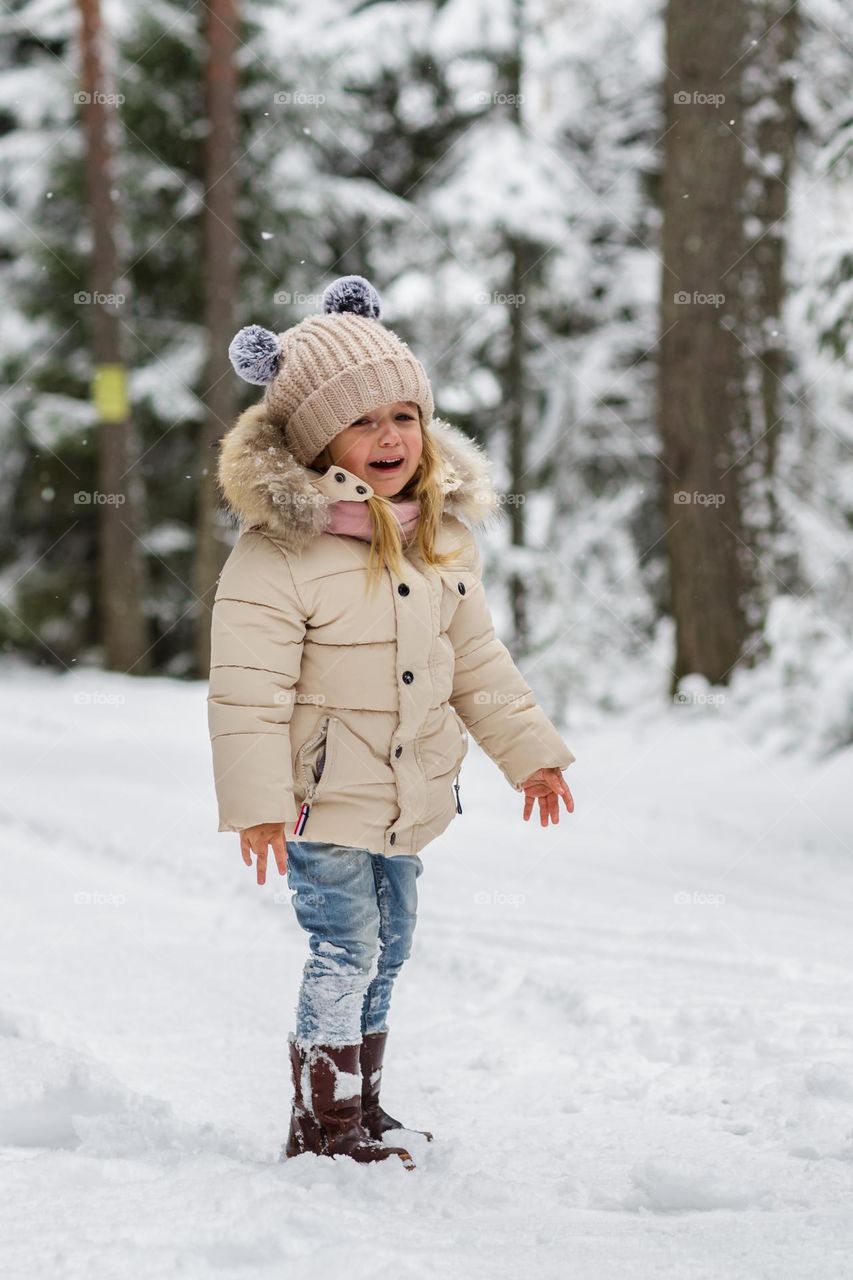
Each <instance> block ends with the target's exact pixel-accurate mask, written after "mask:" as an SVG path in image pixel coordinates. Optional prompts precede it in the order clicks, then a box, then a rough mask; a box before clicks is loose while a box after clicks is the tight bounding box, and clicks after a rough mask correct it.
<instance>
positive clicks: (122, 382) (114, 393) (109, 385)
mask: <svg viewBox="0 0 853 1280" xmlns="http://www.w3.org/2000/svg"><path fill="white" fill-rule="evenodd" d="M92 399H93V401H94V404H95V411H96V413H97V415H98V421H99V422H127V420H128V417H129V416H130V406H129V404H128V399H127V370H126V369H125V366H124V365H123V364H99V365H96V366H95V377H94V380H93V383H92Z"/></svg>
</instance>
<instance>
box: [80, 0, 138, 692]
mask: <svg viewBox="0 0 853 1280" xmlns="http://www.w3.org/2000/svg"><path fill="white" fill-rule="evenodd" d="M78 4H79V11H80V19H81V31H80V39H81V78H80V110H81V118H82V122H83V130H84V135H85V139H86V185H87V193H88V202H89V212H90V217H91V224H92V269H91V286H92V294H91V299H90V304H91V306H92V338H93V355H94V365H95V377H94V388H93V390H94V401H95V410H96V413H97V416H98V438H99V451H98V485H99V488H98V491H97V492H96V493H95V494H94V495H93V501H94V502H95V503H96V504H97V506H98V598H99V608H100V634H101V637H102V643H103V651H104V665H105V667H106V668H107V669H108V670H111V671H133V672H134V673H135V674H143V673H144V672H145V671H147V670H148V669H149V667H150V662H149V645H148V642H147V639H146V625H145V613H144V598H145V587H144V582H145V573H144V565H143V562H142V556H141V544H140V542H139V540H138V539H137V537H136V534H135V532H134V530H135V529H136V528H137V527H138V512H139V508H140V490H139V479H138V476H134V475H131V474H130V471H131V467H132V461H131V459H132V457H135V455H136V450H135V449H134V448H133V447H132V441H133V436H132V427H131V423H130V413H129V407H128V399H127V374H126V370H125V366H124V364H123V362H122V356H121V331H120V328H119V325H120V323H121V322H120V319H119V311H120V306H121V298H120V294H119V292H118V261H117V253H116V244H115V206H114V203H113V189H114V187H113V176H112V175H113V148H112V140H111V130H114V128H115V123H116V105H115V104H116V95H115V92H114V90H113V89H112V87H111V76H110V75H109V73H108V68H107V64H106V59H105V57H104V49H103V41H104V32H103V27H102V23H101V14H100V0H78Z"/></svg>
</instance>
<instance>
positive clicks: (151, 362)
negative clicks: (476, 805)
mask: <svg viewBox="0 0 853 1280" xmlns="http://www.w3.org/2000/svg"><path fill="white" fill-rule="evenodd" d="M226 11H227V12H229V13H230V12H231V7H230V6H227V8H226ZM205 23H207V24H208V25H205ZM750 24H753V26H754V28H755V29H754V30H753V27H752V26H751V25H750ZM103 25H104V31H105V33H106V34H107V36H108V37H109V39H108V40H107V41H105V42H103V51H102V53H101V55H100V58H101V60H100V61H99V62H98V63H97V64H96V66H95V67H94V69H93V68H89V71H90V72H91V73H92V74H94V75H95V76H96V77H97V78H98V81H99V83H100V82H103V86H106V87H101V88H99V87H98V86H97V85H94V82H93V87H90V88H89V89H88V90H87V89H86V88H85V87H84V88H82V89H81V88H80V86H81V85H83V84H84V78H85V74H86V67H85V66H84V65H83V63H82V61H81V59H82V53H81V46H80V38H79V30H78V26H79V18H78V14H77V13H76V11H75V7H74V6H73V5H71V4H68V3H60V2H59V0H57V2H56V3H51V2H50V0H33V3H15V4H11V5H7V6H6V7H5V13H4V16H3V19H2V42H3V43H2V49H3V59H4V63H5V67H6V69H5V71H4V75H3V89H2V93H3V101H2V152H0V157H2V169H3V187H4V194H5V199H4V213H3V222H2V241H3V248H2V260H0V263H1V265H0V271H2V277H0V283H1V284H2V290H3V297H4V300H5V305H4V338H3V344H2V370H0V373H1V374H2V378H3V382H4V384H5V385H4V394H3V417H2V424H0V425H1V426H2V432H3V444H4V458H5V465H4V468H3V476H4V482H3V483H4V489H3V502H2V527H0V556H2V563H3V583H4V595H3V599H4V610H3V613H2V622H1V623H0V625H2V628H3V636H2V641H3V648H4V651H5V652H6V653H13V654H16V655H21V656H22V657H24V658H26V660H27V661H28V662H30V663H35V664H49V665H54V666H56V667H58V668H59V669H63V668H67V667H68V666H69V665H70V664H72V663H75V664H79V663H85V664H95V665H98V664H101V665H104V666H106V667H107V668H109V669H117V670H124V671H128V672H132V673H134V674H136V675H143V674H145V673H163V674H166V675H170V676H178V677H194V676H196V677H197V676H203V675H204V674H205V671H206V665H205V664H206V660H207V632H208V630H209V602H210V596H211V590H212V584H213V582H214V581H215V577H216V573H217V572H218V569H219V568H220V567H221V563H222V560H223V559H224V557H225V555H226V554H227V551H228V548H229V545H230V543H231V542H232V541H233V531H232V529H231V526H230V525H229V522H228V520H227V517H225V516H224V515H223V513H222V511H221V506H220V504H219V503H218V501H217V494H216V492H215V485H214V479H213V477H214V472H215V457H216V446H217V441H218V439H219V437H220V436H221V435H222V434H223V432H224V430H225V429H226V428H227V427H228V425H229V424H230V422H231V421H232V420H233V418H234V416H235V415H236V414H237V413H238V412H239V410H240V409H241V408H242V407H244V406H245V405H247V404H249V403H251V402H252V394H251V390H250V389H249V388H246V387H245V385H242V384H240V382H239V380H238V379H236V378H235V377H234V375H233V371H232V370H231V369H230V366H229V365H228V362H227V355H226V350H227V344H228V341H229V339H230V336H231V335H232V334H233V333H234V332H236V330H237V329H238V328H239V327H240V325H242V324H248V323H252V322H258V323H262V324H264V325H267V326H270V327H272V328H273V329H275V330H284V329H286V328H288V327H289V326H291V325H292V324H294V323H296V321H297V320H299V319H300V318H301V317H302V316H303V315H305V314H308V313H309V312H310V311H312V310H316V309H317V300H318V298H319V295H320V293H321V292H322V288H323V286H324V284H325V283H326V282H327V281H328V280H329V278H331V277H333V276H334V275H341V274H344V273H346V272H359V273H362V274H364V275H366V276H367V277H368V278H370V279H375V280H376V282H377V284H378V286H379V287H380V288H381V290H382V293H383V298H384V301H385V306H386V314H387V316H388V322H389V323H390V324H392V325H393V326H394V327H395V329H396V331H397V332H399V333H400V334H401V335H402V336H403V337H404V338H405V339H406V340H407V341H408V342H409V343H410V344H411V345H412V346H413V347H414V348H415V349H416V350H417V351H418V352H419V353H421V359H422V360H423V362H424V364H425V366H426V367H427V368H428V369H429V371H430V377H431V379H432V380H433V383H434V385H435V388H436V392H435V394H436V400H437V411H438V412H440V413H441V414H442V415H443V416H444V417H445V418H447V419H449V420H450V421H451V422H453V423H454V424H456V425H458V426H460V427H461V428H462V429H463V430H465V431H466V432H468V433H470V434H471V435H472V436H473V437H474V438H476V439H477V440H478V441H481V442H482V443H483V444H484V445H485V446H486V447H487V449H488V451H489V454H490V456H491V457H492V459H493V461H494V464H495V469H496V478H497V481H498V484H499V485H500V487H501V490H502V492H503V493H504V497H505V513H506V518H505V520H504V521H503V524H502V527H501V529H500V532H499V533H498V534H496V535H495V536H494V538H492V539H491V540H490V545H489V546H488V548H487V556H488V558H487V564H488V573H489V576H490V579H491V582H492V584H493V589H494V592H495V593H497V594H498V595H499V596H500V599H501V600H502V602H503V609H502V627H503V634H504V635H505V636H506V637H507V639H508V641H511V643H512V646H513V651H514V652H515V653H517V654H519V655H521V657H522V658H524V657H527V658H529V659H530V661H531V663H532V664H535V671H536V679H537V684H538V688H539V689H540V690H541V695H542V696H543V697H545V698H546V699H547V701H548V705H549V708H550V709H551V710H552V711H553V712H554V714H555V715H557V716H561V715H565V714H567V713H568V710H569V707H570V706H572V707H576V708H577V711H578V713H579V714H580V713H581V710H582V708H584V707H588V708H589V709H590V710H591V711H592V710H595V709H597V710H605V711H612V710H617V709H618V708H620V707H622V706H625V705H630V704H631V703H633V701H634V700H635V699H636V698H637V696H638V695H639V694H640V693H641V692H642V691H647V690H649V689H651V688H653V689H654V690H655V691H656V692H657V695H658V697H659V698H660V699H667V698H671V697H672V696H674V695H676V696H679V697H680V699H681V701H682V703H685V704H686V703H690V702H695V700H696V699H697V698H699V697H703V696H704V697H707V696H709V695H708V692H707V689H708V687H709V686H721V687H723V686H728V687H731V688H732V690H733V691H734V690H736V691H737V697H736V701H737V704H738V706H740V707H741V708H743V707H744V706H745V705H748V706H749V708H751V713H750V716H749V719H750V721H751V722H752V723H755V724H759V723H760V724H761V726H762V731H763V732H768V733H772V734H773V735H774V736H776V737H778V738H779V739H781V740H783V741H784V742H787V743H792V742H794V741H797V742H802V740H803V739H804V738H805V739H807V740H808V741H809V743H811V744H813V745H814V747H815V749H816V750H826V749H832V748H833V747H836V746H839V745H842V744H845V743H848V742H850V741H851V736H853V658H851V653H850V634H851V631H850V621H851V618H850V607H849V605H850V599H851V590H850V587H851V582H850V568H849V554H848V553H849V550H850V540H851V519H852V518H853V478H851V475H852V474H853V473H851V460H850V440H851V434H853V406H851V394H850V385H851V384H850V364H851V358H853V357H851V354H850V338H851V333H850V324H851V321H850V305H849V304H850V299H851V297H853V283H852V282H851V276H853V267H851V250H850V225H851V220H850V202H851V189H853V188H851V180H850V165H851V161H850V155H849V139H850V129H851V121H850V92H849V91H850V85H851V83H853V78H851V71H853V54H852V53H851V50H850V47H849V35H850V14H849V12H848V11H847V9H846V7H845V6H844V5H841V4H837V3H835V2H834V0H814V3H810V4H809V5H808V6H807V7H805V6H803V7H798V6H797V5H794V6H788V5H786V4H783V3H781V0H780V3H779V4H778V5H774V4H773V3H769V2H768V3H760V4H759V3H756V4H752V5H742V4H740V3H732V4H731V5H726V4H724V5H719V6H715V8H714V17H713V21H712V20H711V18H710V17H709V15H708V14H706V13H704V12H703V11H702V9H701V6H698V5H690V4H681V5H679V4H671V5H670V6H669V8H668V9H666V10H665V11H664V9H662V8H661V7H660V6H653V5H647V6H643V5H640V6H636V5H635V6H627V5H621V4H617V5H611V6H603V7H600V8H597V9H596V8H595V7H593V6H589V5H586V4H573V3H569V2H568V0H567V2H566V3H557V2H549V3H545V0H543V2H542V3H541V4H539V3H536V2H535V0H500V2H499V3H489V4H487V3H482V4H481V3H479V2H478V0H459V3H453V2H450V3H430V2H427V0H425V2H424V3H405V4H393V3H363V4H347V3H326V0H317V2H316V3H313V4H311V5H306V4H300V3H293V4H287V3H281V0H270V2H269V3H263V2H262V0H252V3H248V4H246V5H245V6H243V7H242V10H241V13H240V23H239V31H235V30H233V29H231V28H229V27H228V26H227V24H225V25H223V24H222V22H221V21H220V20H218V17H217V14H216V7H215V6H214V5H210V6H207V5H202V4H199V5H196V4H189V5H187V4H185V3H180V2H176V3H169V2H168V0H157V3H154V4H148V5H144V6H136V5H133V4H131V3H119V2H118V0H116V2H115V3H112V4H107V5H104V8H103ZM765 33H766V34H765ZM845 37H847V39H845ZM721 64H725V74H722V73H721V72H720V70H719V68H720V65H721ZM218 66H225V67H227V68H228V75H227V76H225V77H224V78H223V77H220V79H219V80H217V81H214V75H215V73H216V68H217V67H218ZM723 81H724V82H725V83H723ZM712 82H713V84H712ZM708 85H711V88H710V89H709V88H707V86H708ZM110 86H112V88H110ZM87 92H88V93H89V95H90V98H94V101H93V102H91V103H90V104H89V105H90V106H91V109H92V110H93V111H100V112H101V114H102V116H103V117H104V126H105V128H104V136H103V138H99V137H98V138H96V137H93V136H92V134H91V132H89V133H87V117H86V111H85V109H84V108H85V103H81V102H80V101H79V99H80V97H81V94H83V95H85V94H86V93H87ZM98 93H101V94H103V95H105V96H106V98H107V99H108V100H109V101H107V102H106V103H101V102H99V100H98V97H97V95H98ZM685 94H686V98H685V97H684V95H685ZM112 103H114V105H111V104H112ZM93 148H96V149H99V150H98V154H96V155H93V154H92V149H93ZM100 149H102V150H100ZM699 153H701V154H702V156H703V161H702V163H701V164H699V165H697V163H696V156H697V154H699ZM92 164H95V165H96V166H101V168H103V166H104V165H107V166H108V170H109V174H108V178H106V179H104V175H103V174H102V173H100V172H96V174H95V175H94V177H92V176H91V175H90V176H89V177H88V178H87V172H88V168H87V166H89V165H92ZM102 179H103V180H102ZM107 188H108V191H109V196H110V199H109V201H106V202H105V204H104V208H102V209H101V210H100V211H99V214H98V217H97V218H96V217H95V214H94V209H93V203H94V202H95V201H97V199H98V198H99V196H98V193H100V196H101V197H103V196H104V194H105V193H106V191H107ZM208 193H209V194H208ZM96 224H97V225H98V226H100V227H101V232H100V238H101V240H104V241H105V243H108V246H109V247H102V248H101V249H100V250H99V252H98V253H94V252H93V246H94V235H95V232H94V227H95V225H96ZM101 295H103V296H104V299H105V300H102V299H101ZM93 298H94V299H95V300H96V301H94V302H93V301H92V299H93ZM101 365H110V366H115V365H119V366H120V367H121V369H122V370H123V371H126V381H122V379H123V378H124V374H122V375H121V379H120V382H121V388H120V389H119V390H118V391H115V390H113V391H112V392H111V390H110V388H111V387H112V385H113V384H112V382H111V380H110V378H111V375H110V373H109V371H108V370H105V369H101V368H100V366H101ZM96 371H98V374H97V376H96ZM99 383H100V384H101V385H102V386H103V395H102V397H101V398H100V399H99V397H98V395H97V394H95V391H96V387H97V385H98V384H99ZM116 397H117V398H118V401H119V405H118V413H117V415H116V413H115V409H116V405H115V404H114V403H113V404H110V401H111V400H112V401H115V399H116ZM105 406H106V407H105ZM104 414H106V418H105V417H104V416H103V415H104ZM116 416H117V417H118V419H120V420H116ZM99 477H100V478H101V479H100V481H99ZM105 477H106V479H105ZM110 486H112V488H111V487H110ZM104 490H106V491H105V492H104ZM691 677H692V678H693V679H692V680H691ZM703 691H704V692H703ZM721 700H724V701H725V702H727V703H729V702H730V701H731V699H729V698H727V697H721Z"/></svg>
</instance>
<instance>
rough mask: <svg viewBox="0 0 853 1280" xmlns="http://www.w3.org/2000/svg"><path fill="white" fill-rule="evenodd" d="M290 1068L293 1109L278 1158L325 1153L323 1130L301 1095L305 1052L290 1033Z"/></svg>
mask: <svg viewBox="0 0 853 1280" xmlns="http://www.w3.org/2000/svg"><path fill="white" fill-rule="evenodd" d="M288 1038H289V1041H290V1070H291V1074H292V1076H293V1109H292V1111H291V1115H290V1133H289V1134H288V1135H287V1142H286V1143H285V1144H284V1146H283V1147H282V1151H281V1156H280V1157H279V1158H280V1159H283V1158H285V1157H288V1156H301V1155H302V1153H303V1151H312V1152H313V1153H314V1155H316V1156H322V1155H325V1141H324V1138H323V1131H322V1129H321V1128H320V1127H319V1125H318V1124H317V1121H316V1120H315V1119H314V1117H313V1116H312V1115H311V1112H310V1110H309V1109H308V1107H306V1105H305V1101H304V1099H303V1096H302V1068H303V1066H304V1065H305V1052H304V1050H300V1048H299V1046H298V1045H297V1043H296V1038H295V1036H294V1035H293V1034H292V1033H291V1034H290V1036H289V1037H288Z"/></svg>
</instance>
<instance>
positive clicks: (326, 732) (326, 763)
mask: <svg viewBox="0 0 853 1280" xmlns="http://www.w3.org/2000/svg"><path fill="white" fill-rule="evenodd" d="M338 725H339V721H338V718H337V716H322V717H321V718H320V722H319V724H318V725H317V727H316V728H315V730H314V732H313V733H312V734H310V735H309V737H307V738H306V739H305V741H304V742H303V744H302V746H301V747H300V748H299V750H298V751H297V753H296V769H295V774H296V781H297V782H298V783H299V784H300V786H301V788H302V793H303V795H304V796H305V799H306V800H313V799H314V798H315V797H316V796H317V794H318V793H319V792H320V791H321V789H322V788H323V787H324V786H325V785H326V784H327V783H328V779H329V774H330V773H331V771H332V769H333V767H334V758H335V747H336V743H337V731H338Z"/></svg>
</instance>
